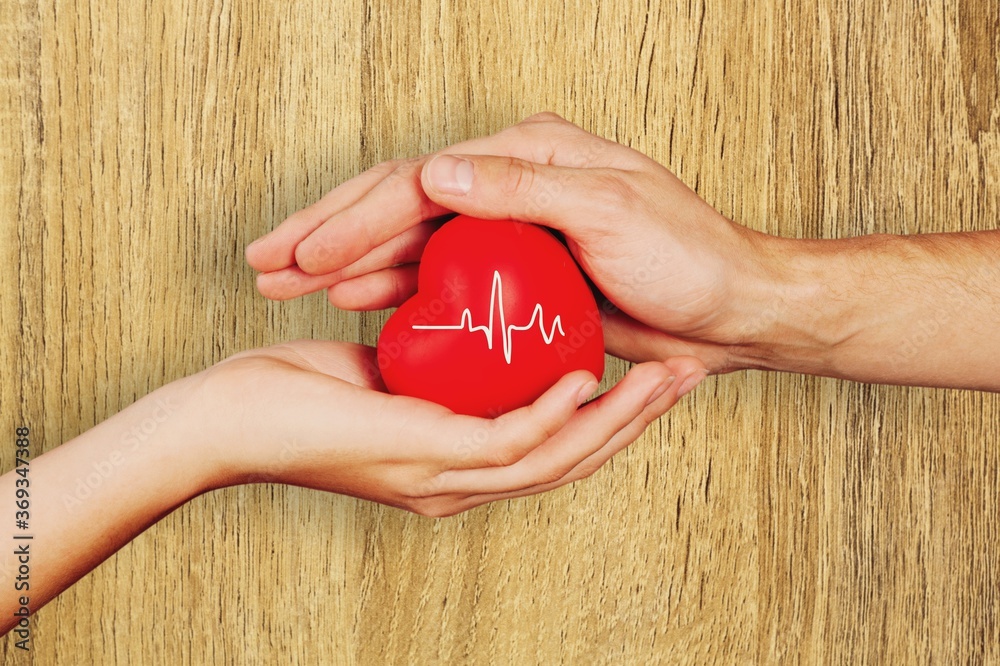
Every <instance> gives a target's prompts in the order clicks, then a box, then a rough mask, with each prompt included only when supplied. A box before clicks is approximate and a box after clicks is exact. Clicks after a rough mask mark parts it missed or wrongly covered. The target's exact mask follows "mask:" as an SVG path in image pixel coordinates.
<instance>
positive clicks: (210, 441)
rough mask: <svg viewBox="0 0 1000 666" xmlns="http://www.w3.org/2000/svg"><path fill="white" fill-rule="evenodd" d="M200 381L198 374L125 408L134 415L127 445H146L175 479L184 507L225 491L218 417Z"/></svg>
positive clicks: (209, 395)
mask: <svg viewBox="0 0 1000 666" xmlns="http://www.w3.org/2000/svg"><path fill="white" fill-rule="evenodd" d="M204 379H205V374H204V373H197V374H194V375H191V376H188V377H183V378H181V379H178V380H175V381H173V382H171V383H170V384H167V385H165V386H162V387H160V388H159V389H157V390H155V391H153V392H152V393H150V394H149V395H147V396H145V397H143V398H142V399H140V400H139V401H137V402H136V403H135V404H134V405H132V406H131V407H129V408H128V409H129V411H130V412H133V411H134V414H135V415H134V416H133V417H132V423H131V425H130V426H129V430H128V438H129V440H128V441H129V442H130V443H131V445H132V446H137V444H136V443H137V442H138V443H140V444H146V443H147V442H148V444H149V455H150V456H151V457H153V458H155V460H156V464H158V465H161V466H162V467H161V469H162V470H163V471H164V472H165V473H168V474H169V476H170V478H172V479H174V481H175V484H176V487H177V489H178V491H179V496H180V498H181V501H182V502H184V501H187V500H189V499H191V498H193V497H196V496H198V495H200V494H202V493H205V492H207V491H209V490H213V489H215V488H218V487H220V486H222V485H225V484H224V483H223V477H224V469H225V454H224V451H223V447H224V443H225V439H224V438H223V437H221V436H220V435H221V434H222V433H219V432H216V425H215V424H216V422H217V420H218V413H217V411H216V410H215V409H214V403H213V399H212V395H211V394H210V392H209V389H208V388H207V386H206V382H205V381H204ZM123 441H125V438H124V437H123Z"/></svg>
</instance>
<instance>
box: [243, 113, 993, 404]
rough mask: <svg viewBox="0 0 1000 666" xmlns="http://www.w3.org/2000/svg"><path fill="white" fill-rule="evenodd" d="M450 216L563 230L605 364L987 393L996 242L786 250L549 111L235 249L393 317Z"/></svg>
mask: <svg viewBox="0 0 1000 666" xmlns="http://www.w3.org/2000/svg"><path fill="white" fill-rule="evenodd" d="M451 212H458V213H464V214H469V215H473V216H477V217H483V218H493V219H499V218H513V219H518V220H521V221H525V222H532V223H537V224H542V225H545V226H548V227H552V228H554V229H557V230H558V231H560V232H562V233H563V235H564V236H565V238H566V242H567V244H568V246H569V248H570V250H571V251H572V252H573V254H574V256H575V257H576V259H577V261H578V262H579V263H580V266H581V267H582V268H583V269H584V271H586V273H587V274H588V275H589V276H590V277H591V279H592V280H593V281H594V283H595V284H596V286H597V287H598V288H599V289H600V291H601V292H602V293H603V294H604V296H606V297H607V298H608V299H609V300H610V301H611V302H612V303H613V304H614V305H616V306H617V307H618V308H619V312H617V313H616V314H614V315H610V316H609V317H608V318H607V321H606V329H605V340H606V344H607V348H608V351H610V352H611V353H613V354H616V355H618V356H621V357H623V358H626V359H629V360H632V361H643V360H650V359H661V360H662V359H665V358H669V357H671V356H675V355H679V354H684V355H691V356H696V357H698V358H699V359H701V360H702V361H703V362H704V364H705V365H706V366H707V367H708V369H709V370H710V371H713V372H726V371H730V370H736V369H742V368H763V369H773V370H784V371H794V372H804V373H810V374H821V375H829V376H834V377H843V378H848V379H856V380H861V381H874V382H883V383H898V384H917V385H930V386H954V387H968V388H985V389H1000V360H998V359H1000V349H998V348H997V343H996V341H995V337H994V334H993V331H995V330H996V329H997V327H998V326H1000V287H998V285H1000V262H998V259H997V258H998V256H1000V232H997V231H985V232H979V233H969V234H935V235H922V236H884V235H880V236H867V237H860V238H848V239H838V240H792V239H784V238H777V237H772V236H768V235H765V234H761V233H758V232H755V231H752V230H749V229H747V228H745V227H742V226H740V225H738V224H735V223H734V222H731V221H730V220H727V219H726V218H725V217H724V216H722V215H721V214H720V213H718V212H717V211H716V210H714V209H713V208H712V207H711V206H709V205H708V204H706V203H705V202H704V201H702V200H701V199H700V198H699V197H698V196H697V195H696V194H695V193H694V192H693V191H691V190H690V189H688V188H687V187H686V186H685V185H684V184H683V183H681V182H680V181H679V180H678V179H677V178H676V177H675V176H674V175H673V174H671V173H670V172H669V171H668V170H667V169H665V168H664V167H662V166H661V165H659V164H657V163H656V162H655V161H653V160H651V159H649V158H648V157H646V156H644V155H642V154H640V153H638V152H636V151H634V150H631V149H629V148H627V147H625V146H621V145H619V144H616V143H614V142H611V141H608V140H605V139H602V138H599V137H596V136H594V135H592V134H590V133H588V132H585V131H584V130H582V129H580V128H578V127H576V126H574V125H572V124H571V123H569V122H567V121H565V120H563V119H561V118H559V117H558V116H556V115H554V114H549V113H545V114H539V115H536V116H532V117H530V118H528V119H527V120H525V121H524V122H522V123H519V124H517V125H514V126H513V127H510V128H508V129H506V130H504V131H502V132H500V133H498V134H496V135H494V136H490V137H485V138H481V139H473V140H470V141H466V142H463V143H459V144H456V145H454V146H450V147H448V148H445V149H443V150H441V151H438V152H437V153H433V154H430V155H424V156H421V157H418V158H414V159H409V160H400V161H394V162H387V163H384V164H380V165H378V166H376V167H374V168H372V169H370V170H369V171H366V172H365V173H363V174H361V175H360V176H358V177H356V178H354V179H352V180H350V181H347V182H346V183H344V184H343V185H341V186H340V187H337V188H336V189H334V190H333V191H332V192H330V193H329V194H327V195H326V196H325V197H323V199H321V200H320V201H319V202H317V203H315V204H313V205H312V206H310V207H308V208H306V209H304V210H302V211H299V212H298V213H295V214H294V215H292V216H291V217H290V218H288V219H287V220H285V221H284V222H283V223H282V224H281V225H279V226H278V227H277V228H276V229H275V230H274V231H272V232H271V233H269V234H267V235H265V236H263V237H262V238H260V239H259V240H257V241H256V242H254V243H253V244H251V245H250V247H248V248H247V259H248V261H249V262H250V264H251V265H252V266H253V267H254V268H256V269H257V270H259V271H261V275H260V276H259V277H258V287H259V289H260V291H261V292H262V293H263V294H264V295H265V296H268V297H270V298H292V297H295V296H299V295H302V294H305V293H309V292H312V291H316V290H318V289H327V290H328V296H329V299H330V302H331V303H333V304H334V305H337V306H339V307H342V308H346V309H359V310H365V309H379V308H384V307H390V306H394V305H398V304H400V303H401V302H402V301H404V300H405V299H406V298H408V297H409V296H411V295H412V294H413V293H414V291H415V290H416V276H417V267H418V263H419V261H420V255H421V252H422V250H423V247H424V245H425V244H426V242H427V239H428V237H429V236H430V234H431V233H432V232H433V231H434V229H435V228H436V223H435V220H436V219H438V218H440V217H441V216H443V215H446V214H448V213H451Z"/></svg>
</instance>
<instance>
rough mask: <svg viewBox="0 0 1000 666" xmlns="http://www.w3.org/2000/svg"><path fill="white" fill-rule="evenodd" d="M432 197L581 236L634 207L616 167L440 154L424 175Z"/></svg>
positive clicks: (470, 211)
mask: <svg viewBox="0 0 1000 666" xmlns="http://www.w3.org/2000/svg"><path fill="white" fill-rule="evenodd" d="M421 182H422V185H423V190H424V192H426V195H427V196H428V197H430V198H431V199H433V200H434V201H436V202H437V203H439V204H440V205H441V206H443V207H445V208H448V209H449V210H453V211H455V212H456V213H463V214H465V215H471V216H473V217H481V218H485V219H493V220H497V219H516V220H520V221H523V222H532V223H536V224H544V225H546V226H550V227H553V228H555V229H558V230H560V231H562V232H564V233H566V234H568V235H570V236H573V237H576V236H577V235H578V234H580V233H581V232H587V231H592V230H594V229H596V225H598V224H606V223H607V218H609V217H612V216H614V215H615V214H618V213H620V211H621V210H622V209H623V208H625V206H627V205H631V199H632V195H631V193H630V188H631V186H630V185H629V184H628V182H627V181H626V180H625V179H623V178H622V177H621V175H620V173H619V172H618V171H616V170H612V169H576V168H572V167H563V166H553V165H549V164H541V163H537V162H529V161H527V160H522V159H519V158H516V157H497V156H494V155H438V156H436V157H434V158H433V159H431V160H430V161H428V162H427V163H426V164H425V165H424V168H423V171H422V172H421Z"/></svg>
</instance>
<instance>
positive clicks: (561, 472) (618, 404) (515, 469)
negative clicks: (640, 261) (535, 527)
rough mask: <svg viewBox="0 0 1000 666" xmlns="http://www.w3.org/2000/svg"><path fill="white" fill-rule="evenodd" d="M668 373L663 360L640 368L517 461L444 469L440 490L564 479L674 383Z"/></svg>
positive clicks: (484, 490)
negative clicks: (459, 468)
mask: <svg viewBox="0 0 1000 666" xmlns="http://www.w3.org/2000/svg"><path fill="white" fill-rule="evenodd" d="M669 372H670V369H669V368H668V367H667V366H666V365H665V364H663V363H645V364H643V365H639V366H636V367H635V368H633V369H632V370H631V371H630V372H629V373H628V375H626V377H625V378H624V379H623V380H622V381H621V382H619V383H618V384H617V385H616V386H615V387H614V388H613V389H611V390H610V391H608V392H607V393H606V394H605V395H603V396H601V397H600V398H598V399H597V400H594V401H593V402H591V403H589V404H588V405H586V406H585V407H582V408H581V409H580V410H578V412H577V413H576V414H575V415H574V417H573V419H572V420H571V421H569V422H568V423H567V424H566V425H565V427H563V428H561V429H559V430H558V431H556V432H554V433H552V435H551V436H550V437H549V438H548V439H547V440H544V441H543V442H540V443H538V444H536V445H535V446H532V447H525V448H526V449H527V453H526V454H525V455H523V456H522V457H521V458H520V459H518V460H517V461H516V462H514V463H513V464H507V465H505V466H497V467H492V468H490V467H483V468H479V469H464V470H452V471H446V472H444V473H443V474H442V475H441V485H440V488H441V492H450V493H459V494H467V495H473V494H489V493H504V492H511V491H515V490H520V489H523V488H529V487H532V486H536V485H543V484H547V483H552V482H555V481H558V480H559V479H562V478H563V477H564V476H565V475H566V474H567V473H569V471H570V470H572V469H573V468H574V467H576V466H577V465H578V464H579V463H580V462H581V461H582V460H585V459H586V458H587V457H589V456H590V455H592V454H593V453H594V452H595V451H598V450H599V449H600V448H601V447H603V446H604V445H605V444H606V443H607V442H608V441H609V440H610V439H611V438H612V437H614V435H615V433H617V432H618V431H619V430H621V429H622V428H624V427H625V426H626V425H628V424H629V423H631V422H632V420H633V419H635V418H636V417H638V416H639V415H640V414H642V413H643V411H644V410H645V409H646V407H647V406H648V405H649V403H650V402H652V401H654V400H655V399H657V398H659V397H660V396H661V395H662V394H663V393H664V392H666V390H667V389H668V388H669V386H670V385H671V384H672V383H673V382H674V381H675V377H674V376H672V375H670V374H669ZM508 446H509V445H508ZM493 459H495V456H494V457H493ZM501 461H502V459H501Z"/></svg>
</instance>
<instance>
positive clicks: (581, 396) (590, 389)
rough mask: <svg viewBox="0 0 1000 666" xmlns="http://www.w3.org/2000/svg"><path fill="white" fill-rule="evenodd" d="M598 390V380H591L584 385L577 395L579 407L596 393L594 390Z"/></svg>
mask: <svg viewBox="0 0 1000 666" xmlns="http://www.w3.org/2000/svg"><path fill="white" fill-rule="evenodd" d="M596 390H597V382H595V381H593V380H591V381H589V382H587V383H586V384H584V385H583V387H582V388H581V389H580V392H579V393H578V394H577V396H576V406H577V407H579V406H580V405H582V404H583V403H585V402H587V399H588V398H589V397H590V396H592V395H594V391H596Z"/></svg>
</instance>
